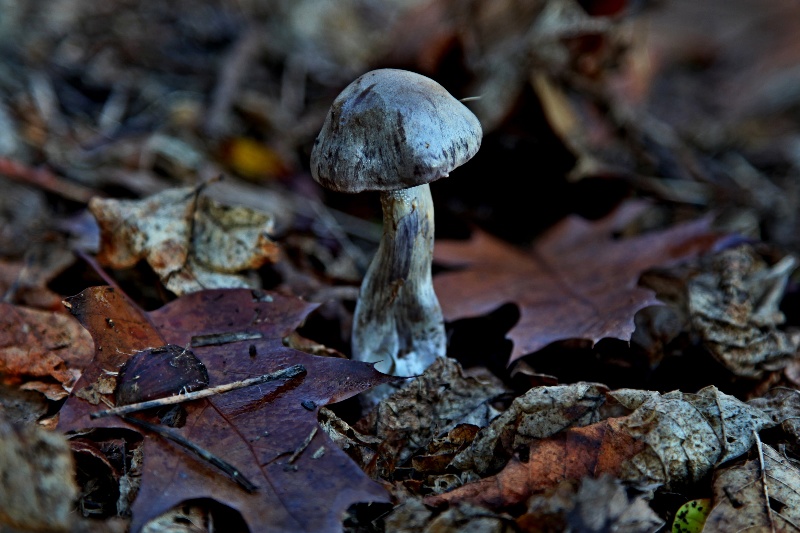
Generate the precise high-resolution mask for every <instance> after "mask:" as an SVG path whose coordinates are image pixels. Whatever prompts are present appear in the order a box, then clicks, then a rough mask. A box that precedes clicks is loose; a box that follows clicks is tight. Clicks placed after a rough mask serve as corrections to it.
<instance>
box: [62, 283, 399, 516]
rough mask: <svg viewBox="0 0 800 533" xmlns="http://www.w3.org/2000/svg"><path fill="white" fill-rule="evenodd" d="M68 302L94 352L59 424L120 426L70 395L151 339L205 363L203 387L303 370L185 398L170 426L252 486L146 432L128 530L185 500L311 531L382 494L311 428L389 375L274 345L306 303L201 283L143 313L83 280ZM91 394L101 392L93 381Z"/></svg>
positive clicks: (295, 321) (298, 319) (100, 394)
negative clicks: (320, 414)
mask: <svg viewBox="0 0 800 533" xmlns="http://www.w3.org/2000/svg"><path fill="white" fill-rule="evenodd" d="M68 302H69V305H70V306H71V310H72V311H73V313H75V314H76V315H77V316H78V317H79V318H80V320H81V322H82V323H83V324H84V325H85V326H86V327H87V328H88V329H89V330H90V331H91V332H92V334H93V336H94V337H95V340H96V344H97V352H96V355H95V360H94V362H93V363H92V365H91V366H90V368H88V369H87V371H86V372H85V373H84V376H83V378H82V379H81V381H80V382H79V384H78V385H77V386H76V394H75V395H74V396H72V397H70V398H69V399H68V400H67V402H66V403H65V405H64V407H63V408H62V410H61V412H60V414H59V416H60V421H59V427H60V429H62V430H65V431H68V430H76V429H81V428H89V427H129V426H127V424H125V423H124V422H123V421H121V420H119V419H116V418H113V417H108V418H101V419H97V420H93V419H90V418H89V414H90V413H91V412H93V411H96V410H98V408H99V407H104V406H103V405H99V406H95V405H93V404H92V403H90V402H88V401H85V400H83V399H81V395H80V392H81V391H82V390H83V391H85V390H86V389H88V388H90V387H92V386H96V385H97V382H98V381H101V380H102V379H103V378H104V376H107V375H109V374H114V373H115V372H117V371H118V370H119V368H120V366H121V365H122V364H123V363H124V362H125V360H126V359H127V358H128V357H129V356H130V354H132V353H135V352H137V351H140V350H143V349H146V348H148V347H151V346H162V345H166V344H175V345H179V346H191V349H192V351H193V352H194V353H195V354H196V355H197V357H198V358H199V359H200V360H201V361H202V362H203V363H204V364H205V366H206V368H207V369H208V374H209V377H210V384H211V385H212V386H214V385H219V384H223V383H229V382H232V381H237V380H240V379H246V378H248V377H252V376H257V375H261V374H265V373H269V372H273V371H276V370H278V369H281V368H287V367H289V366H292V365H294V364H302V365H303V366H305V368H306V370H307V374H306V375H305V377H304V378H300V379H297V380H292V381H288V382H285V383H280V384H277V385H272V384H267V385H260V386H254V387H249V388H244V389H239V390H236V391H231V392H228V393H225V394H221V395H218V396H214V397H212V398H210V399H205V400H198V401H194V402H190V403H187V404H185V411H186V418H185V424H184V425H182V426H181V427H179V428H173V430H174V431H176V432H178V433H179V434H180V435H181V436H182V437H184V438H186V439H188V440H189V441H191V442H193V443H195V444H197V445H199V446H201V447H203V448H205V449H206V450H208V451H210V452H211V453H213V454H215V455H217V456H218V457H221V458H223V459H224V460H226V461H228V462H229V463H231V464H233V465H234V466H235V467H237V468H238V469H239V470H240V472H241V473H242V474H243V475H244V476H245V477H246V478H248V479H249V480H251V481H253V482H255V483H256V485H258V490H257V492H255V493H252V494H251V493H247V492H245V491H244V490H242V489H241V488H240V487H239V486H238V485H237V484H236V483H235V482H234V481H232V480H231V479H229V478H227V477H226V476H225V475H224V474H222V473H221V472H220V471H218V470H216V469H215V468H213V467H211V466H210V465H209V464H206V463H204V462H201V461H199V460H198V459H196V458H195V457H194V456H193V455H189V454H188V453H187V452H186V451H185V450H183V449H181V448H179V447H176V446H175V445H174V444H172V443H171V442H168V441H166V440H164V439H163V438H161V437H159V436H156V435H153V434H149V433H148V434H146V435H145V444H144V467H143V473H142V479H141V489H140V491H139V494H138V496H137V498H136V500H135V502H134V503H133V506H132V513H133V520H132V524H131V529H132V530H133V531H137V530H139V529H140V528H141V527H142V525H143V524H144V523H145V522H147V521H148V520H149V519H151V518H153V517H155V516H158V515H160V514H161V513H163V512H165V511H167V510H168V509H170V508H171V507H173V506H175V505H177V504H178V503H180V502H182V501H184V500H189V499H195V498H212V499H214V500H217V501H219V502H221V503H224V504H225V505H228V506H230V507H232V508H234V509H236V510H238V511H239V512H240V513H242V515H243V517H244V519H245V520H246V521H247V522H248V524H249V525H250V527H251V528H252V529H253V530H254V531H262V530H265V529H267V528H269V529H270V531H315V532H316V531H338V530H340V529H341V517H342V514H343V513H344V511H345V509H346V508H347V507H348V506H349V505H351V504H353V503H356V502H362V501H382V502H385V501H387V499H388V497H387V494H386V492H385V491H384V490H383V489H382V488H381V487H380V486H379V485H377V484H376V483H375V482H373V481H372V480H370V479H369V478H368V477H367V476H366V475H365V474H364V473H363V472H362V471H361V470H360V469H359V468H358V467H357V466H356V465H355V464H354V463H353V462H352V461H350V459H349V458H347V456H346V455H345V454H344V453H343V452H341V451H340V450H339V449H338V448H337V447H336V446H335V445H334V444H333V443H332V442H331V441H330V439H329V438H328V437H327V436H326V435H324V433H323V432H320V431H316V430H317V428H318V425H317V419H316V412H317V409H318V407H320V406H323V405H326V404H328V403H331V402H336V401H340V400H343V399H345V398H348V397H351V396H353V395H355V394H357V393H359V392H361V391H363V390H365V389H367V388H369V387H371V386H373V385H376V384H380V383H385V382H387V381H389V380H394V379H396V378H393V377H390V376H385V375H383V374H380V373H379V372H377V371H375V370H374V368H373V367H372V366H371V365H368V364H363V363H357V362H353V361H349V360H345V359H341V358H332V357H318V356H312V355H309V354H305V353H302V352H297V351H295V350H292V349H290V348H286V347H284V346H283V344H282V340H281V339H282V338H283V337H284V336H286V335H287V334H288V333H290V332H291V331H293V330H294V329H295V328H296V327H297V326H298V325H299V324H300V323H301V322H302V321H303V320H304V319H305V317H306V316H307V315H308V314H309V313H310V312H311V311H312V310H314V309H315V307H316V305H314V304H309V303H307V302H304V301H302V300H299V299H296V298H292V297H288V296H282V295H279V294H275V293H267V292H254V291H250V290H244V289H235V290H212V291H200V292H197V293H193V294H191V295H187V296H184V297H182V298H179V299H177V300H175V301H173V302H171V303H170V304H168V305H166V306H164V307H162V308H161V309H158V310H156V311H153V312H151V313H148V314H144V313H142V312H140V311H138V310H137V309H136V308H134V307H133V306H132V305H131V304H130V303H129V302H128V301H127V300H126V299H125V298H123V297H121V296H120V295H119V294H118V293H117V292H116V291H114V290H112V289H110V288H107V287H95V288H91V289H87V290H86V291H84V292H83V293H81V294H80V295H78V296H76V297H73V298H70V299H69V300H68ZM98 388H99V387H98ZM104 390H108V389H104ZM112 390H113V387H112ZM93 397H96V398H98V399H100V400H102V401H103V402H112V401H113V396H112V395H110V394H105V393H103V392H102V391H100V390H98V391H95V393H94V394H93ZM140 416H141V415H140ZM148 419H150V420H152V418H148ZM310 436H311V439H310V441H308V442H307V444H306V441H307V439H308V438H309V437H310ZM304 445H305V448H303V446H304ZM296 452H297V453H296ZM293 456H294V458H293V459H292V462H289V460H290V458H292V457H293Z"/></svg>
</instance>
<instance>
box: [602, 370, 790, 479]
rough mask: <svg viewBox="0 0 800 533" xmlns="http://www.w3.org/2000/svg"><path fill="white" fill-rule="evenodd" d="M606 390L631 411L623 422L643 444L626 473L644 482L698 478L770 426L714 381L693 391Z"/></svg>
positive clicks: (741, 450) (768, 420)
mask: <svg viewBox="0 0 800 533" xmlns="http://www.w3.org/2000/svg"><path fill="white" fill-rule="evenodd" d="M609 395H610V396H612V397H613V398H614V400H616V401H618V402H619V403H620V404H622V405H624V406H625V407H626V408H628V409H632V410H633V412H632V413H631V414H630V415H628V416H626V417H624V418H622V419H621V424H622V427H624V428H625V429H626V431H628V433H629V434H630V435H631V436H633V437H634V438H635V439H636V440H637V441H639V442H644V443H646V445H647V447H646V449H645V451H644V452H643V453H642V454H640V455H638V456H637V457H635V458H633V460H632V461H631V464H630V468H631V469H630V470H629V471H627V472H626V473H625V475H624V479H626V480H627V481H631V482H633V483H635V484H637V485H639V486H643V487H648V486H649V487H653V488H655V487H658V486H662V485H664V486H667V487H670V486H673V487H674V486H680V485H683V484H685V483H692V482H696V481H698V480H700V479H701V478H702V477H703V476H705V475H706V474H707V473H708V472H709V471H710V470H711V469H712V468H713V467H715V466H717V465H719V464H720V463H723V462H725V461H729V460H731V459H733V458H735V457H738V456H740V455H742V454H743V453H745V452H746V451H747V450H748V449H750V447H751V446H752V445H753V442H754V440H753V439H754V435H755V432H758V431H760V430H761V429H763V428H766V427H772V426H773V425H774V422H773V421H772V419H771V418H770V417H769V416H767V414H766V413H764V412H763V411H761V410H760V409H757V408H755V407H753V406H750V405H748V404H746V403H744V402H742V401H740V400H738V399H736V398H735V397H733V396H730V395H728V394H725V393H723V392H720V391H719V390H718V389H717V388H716V387H714V386H713V385H710V386H708V387H705V388H703V389H701V390H700V391H698V392H697V393H694V394H689V393H682V392H679V391H673V392H668V393H666V394H658V393H655V392H649V391H642V390H638V389H620V390H616V391H612V392H611V393H609Z"/></svg>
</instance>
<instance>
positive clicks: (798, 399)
mask: <svg viewBox="0 0 800 533" xmlns="http://www.w3.org/2000/svg"><path fill="white" fill-rule="evenodd" d="M747 403H748V404H750V405H752V406H753V407H755V408H757V409H761V410H762V411H763V412H764V413H766V414H767V415H769V416H770V417H772V422H773V423H774V424H776V425H777V424H780V425H781V428H782V429H783V431H785V432H786V433H787V434H788V435H791V436H792V437H794V438H795V439H798V441H799V442H800V391H798V390H796V389H790V388H785V387H779V388H774V389H770V390H769V391H767V392H766V393H765V394H764V395H763V396H761V397H759V398H753V399H752V400H749V401H748V402H747Z"/></svg>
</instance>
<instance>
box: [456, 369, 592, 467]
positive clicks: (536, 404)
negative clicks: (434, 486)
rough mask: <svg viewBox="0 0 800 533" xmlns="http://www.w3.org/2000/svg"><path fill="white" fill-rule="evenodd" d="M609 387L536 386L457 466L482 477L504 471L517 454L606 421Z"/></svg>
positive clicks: (484, 433) (460, 457)
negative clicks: (534, 443)
mask: <svg viewBox="0 0 800 533" xmlns="http://www.w3.org/2000/svg"><path fill="white" fill-rule="evenodd" d="M606 392H608V388H607V387H606V386H605V385H601V384H599V383H575V384H572V385H558V386H553V387H534V388H532V389H530V390H529V391H528V392H526V393H525V394H523V395H522V396H519V397H518V398H516V399H515V400H514V401H513V403H512V404H511V406H510V407H509V408H508V409H506V411H504V412H503V414H501V415H500V416H498V417H497V418H495V419H494V420H493V421H492V422H491V424H490V425H489V426H487V427H485V428H483V429H482V430H481V431H480V432H479V433H478V436H477V437H476V438H475V440H474V441H473V442H472V444H471V445H470V447H469V448H467V449H466V450H464V451H463V452H461V453H460V454H458V455H457V456H456V457H455V459H454V460H453V462H452V465H453V467H455V468H457V469H459V470H464V471H471V472H474V473H475V474H478V475H480V476H485V475H487V474H490V473H494V472H496V471H497V470H499V469H500V468H502V467H503V466H504V465H505V464H506V462H508V460H509V459H510V458H511V456H512V455H513V454H514V453H515V451H517V450H519V449H520V448H521V447H527V446H528V445H529V444H530V443H531V442H532V441H533V440H535V439H544V438H547V437H550V436H551V435H554V434H555V433H558V432H559V431H562V430H564V429H567V428H570V427H583V426H588V425H591V424H594V423H596V422H599V421H600V420H601V419H603V418H605V417H604V416H603V415H602V414H601V413H600V408H601V407H602V406H603V404H605V402H606Z"/></svg>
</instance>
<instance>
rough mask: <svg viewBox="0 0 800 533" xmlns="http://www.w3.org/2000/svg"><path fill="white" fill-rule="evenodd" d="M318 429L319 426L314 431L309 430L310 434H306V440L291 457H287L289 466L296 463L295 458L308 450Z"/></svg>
mask: <svg viewBox="0 0 800 533" xmlns="http://www.w3.org/2000/svg"><path fill="white" fill-rule="evenodd" d="M318 429H319V426H315V427H314V429H312V430H311V433H309V434H308V437H306V440H304V441H303V443H302V444H301V445H300V446H299V447H298V448H297V449H296V450H295V451H294V453H293V454H292V456H291V457H289V461H288V463H289V464H292V463H293V462H295V461H297V458H298V457H300V454H301V453H303V450H305V449H306V448H308V445H309V444H311V440H312V439H313V438H314V435H316V434H317V430H318Z"/></svg>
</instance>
